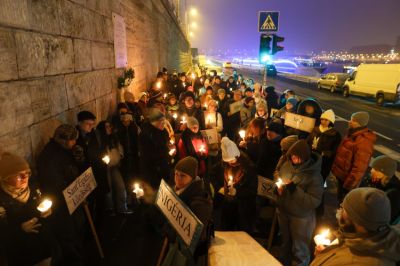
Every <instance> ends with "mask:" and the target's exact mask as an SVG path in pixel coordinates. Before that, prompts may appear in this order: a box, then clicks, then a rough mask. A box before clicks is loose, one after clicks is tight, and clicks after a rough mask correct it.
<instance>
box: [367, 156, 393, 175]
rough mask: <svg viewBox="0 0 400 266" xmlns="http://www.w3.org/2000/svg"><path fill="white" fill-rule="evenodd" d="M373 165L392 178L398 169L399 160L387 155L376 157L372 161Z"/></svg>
mask: <svg viewBox="0 0 400 266" xmlns="http://www.w3.org/2000/svg"><path fill="white" fill-rule="evenodd" d="M371 167H372V168H374V169H375V170H377V171H379V172H382V173H383V174H384V175H385V176H387V177H389V178H391V177H392V176H394V174H395V173H396V170H397V162H396V161H395V160H393V159H392V158H390V157H389V156H386V155H381V156H378V157H376V158H375V159H373V160H372V161H371Z"/></svg>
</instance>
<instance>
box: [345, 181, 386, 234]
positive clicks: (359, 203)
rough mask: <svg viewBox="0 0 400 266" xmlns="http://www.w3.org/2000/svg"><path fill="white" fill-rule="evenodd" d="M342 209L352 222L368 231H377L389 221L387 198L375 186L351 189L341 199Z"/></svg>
mask: <svg viewBox="0 0 400 266" xmlns="http://www.w3.org/2000/svg"><path fill="white" fill-rule="evenodd" d="M343 209H344V210H345V211H346V213H347V215H348V216H349V218H350V219H351V220H352V221H353V222H354V223H356V224H358V225H361V226H362V227H364V228H365V229H367V230H369V231H378V229H379V228H381V227H382V226H385V225H388V224H389V222H390V212H391V211H390V201H389V198H388V197H387V196H386V194H385V192H384V191H382V190H379V189H376V188H370V187H363V188H356V189H353V190H351V191H350V192H349V193H348V194H347V195H346V197H345V198H344V200H343Z"/></svg>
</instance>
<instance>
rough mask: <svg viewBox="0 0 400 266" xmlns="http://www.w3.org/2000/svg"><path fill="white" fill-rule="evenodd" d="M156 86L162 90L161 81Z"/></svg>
mask: <svg viewBox="0 0 400 266" xmlns="http://www.w3.org/2000/svg"><path fill="white" fill-rule="evenodd" d="M156 86H157V89H161V81H158V82H157V84H156Z"/></svg>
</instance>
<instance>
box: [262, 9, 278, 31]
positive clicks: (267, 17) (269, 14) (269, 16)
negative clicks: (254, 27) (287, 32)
mask: <svg viewBox="0 0 400 266" xmlns="http://www.w3.org/2000/svg"><path fill="white" fill-rule="evenodd" d="M278 29H279V12H278V11H260V12H258V31H259V32H277V31H278Z"/></svg>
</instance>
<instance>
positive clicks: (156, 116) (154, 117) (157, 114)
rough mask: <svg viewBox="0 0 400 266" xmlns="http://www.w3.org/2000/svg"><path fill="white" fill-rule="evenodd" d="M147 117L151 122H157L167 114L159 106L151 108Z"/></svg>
mask: <svg viewBox="0 0 400 266" xmlns="http://www.w3.org/2000/svg"><path fill="white" fill-rule="evenodd" d="M147 117H148V119H149V121H150V122H155V121H158V120H160V119H161V118H165V115H164V114H163V113H162V112H161V111H160V109H158V108H150V109H149V112H148V115H147Z"/></svg>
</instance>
